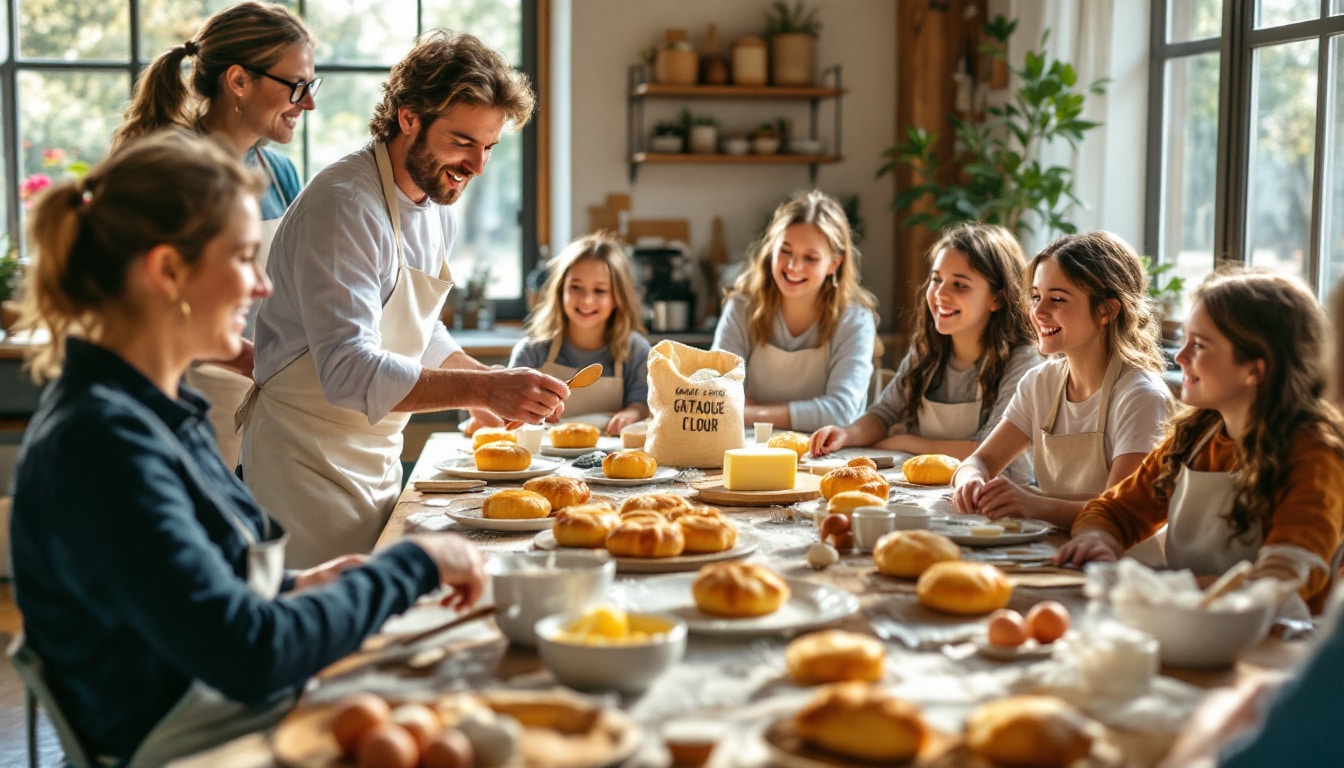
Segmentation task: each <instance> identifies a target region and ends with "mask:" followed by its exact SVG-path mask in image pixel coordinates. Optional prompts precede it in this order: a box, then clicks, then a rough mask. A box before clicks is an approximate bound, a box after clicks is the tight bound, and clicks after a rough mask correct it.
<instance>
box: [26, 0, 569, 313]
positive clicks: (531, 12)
mask: <svg viewBox="0 0 1344 768" xmlns="http://www.w3.org/2000/svg"><path fill="white" fill-rule="evenodd" d="M73 1H75V0H72V2H73ZM4 2H5V5H6V7H7V10H8V13H9V17H8V25H7V27H8V28H7V29H6V30H5V34H6V36H7V37H8V50H7V51H6V55H5V56H4V58H3V60H0V83H3V87H4V94H3V98H0V121H3V123H0V130H2V131H3V132H4V142H3V143H4V163H5V169H6V171H7V174H6V175H7V176H8V182H9V183H8V184H7V185H6V186H7V189H5V190H4V193H3V194H4V195H5V200H6V209H5V231H6V232H9V233H11V234H13V235H14V237H15V240H16V243H15V244H18V243H17V241H18V240H21V239H22V234H21V232H20V212H21V210H22V201H21V200H20V197H19V186H20V184H21V181H22V176H23V172H22V169H21V168H20V167H19V163H20V158H21V152H22V139H21V136H22V130H21V129H22V116H21V114H20V110H19V103H18V100H19V95H18V80H19V73H20V72H24V71H33V72H60V71H65V72H112V73H122V72H125V73H127V75H128V76H129V81H130V88H131V91H130V92H128V93H127V95H126V98H127V100H128V101H129V99H130V98H131V95H132V93H133V91H134V88H135V82H136V78H138V77H139V76H140V73H141V72H143V71H144V69H145V67H147V66H149V63H150V62H151V61H152V60H153V58H154V57H155V56H157V55H158V54H159V53H160V52H159V51H148V52H146V51H143V50H141V44H140V37H141V35H140V28H141V10H142V9H141V0H128V2H129V3H130V23H129V27H128V33H129V34H130V36H131V40H130V51H129V54H128V60H127V61H125V62H123V61H108V60H97V59H88V60H80V61H68V60H65V59H50V58H40V57H21V56H20V55H19V16H20V14H19V4H20V2H21V0H4ZM549 2H550V0H519V11H520V13H521V15H522V30H521V32H522V38H521V44H522V61H521V62H518V65H517V66H518V69H520V70H521V71H522V72H524V73H525V74H526V75H527V76H528V78H529V79H530V80H531V81H532V83H533V88H534V90H536V91H538V101H539V103H540V98H541V95H542V93H541V88H540V87H539V86H538V84H539V83H542V82H544V78H545V77H546V72H545V69H544V68H545V67H546V60H545V58H544V57H543V56H541V55H540V54H541V52H542V41H543V34H544V33H545V32H546V30H544V29H543V28H542V21H541V17H542V16H543V15H544V14H543V13H542V11H543V10H549ZM426 3H427V0H415V11H416V14H415V27H416V29H415V37H416V38H419V37H420V35H422V34H424V32H425V31H426V30H425V26H424V17H425V6H426ZM307 5H308V2H307V0H297V4H296V7H295V12H296V13H297V14H298V15H299V16H300V17H301V18H306V17H307ZM320 69H321V71H322V72H321V73H330V74H373V75H378V74H384V75H385V74H386V73H387V72H388V68H387V67H384V66H378V65H368V64H350V63H341V62H329V63H323V64H321V65H320ZM321 73H319V74H321ZM319 108H320V107H319ZM542 123H543V121H541V120H539V119H538V117H537V116H534V118H533V119H532V120H530V121H528V124H527V125H526V126H524V128H523V130H522V131H521V132H520V138H521V140H522V142H523V147H522V163H523V168H522V179H523V194H522V208H521V209H520V210H519V211H518V217H519V222H518V223H519V225H520V228H521V230H522V232H521V234H522V242H521V248H522V252H521V253H519V254H518V256H519V260H520V263H521V269H520V272H519V275H520V279H519V284H518V286H517V288H518V297H517V298H516V299H499V300H495V312H496V316H497V317H498V318H500V319H512V320H518V319H521V318H523V317H524V316H526V314H527V304H526V291H525V285H526V278H527V274H528V273H529V272H530V271H532V269H533V268H534V267H535V266H536V262H537V252H538V247H537V244H538V242H539V240H538V234H539V232H538V230H539V227H540V228H541V229H542V230H547V229H549V227H548V222H546V221H543V220H542V218H541V217H543V216H546V215H547V213H548V212H547V211H545V210H543V209H541V208H540V207H539V205H538V200H539V199H540V198H542V197H543V196H545V195H546V192H547V191H548V190H545V189H544V185H545V184H546V182H547V180H548V176H547V175H546V174H542V173H539V172H538V170H539V169H538V167H537V161H538V146H539V144H540V143H541V142H543V141H545V140H546V139H545V137H544V136H543V135H542V129H543V128H544V126H543V124H542ZM310 136H311V134H310V131H309V130H307V127H306V126H305V130H303V131H301V132H300V136H299V138H298V144H299V156H300V167H299V169H298V170H299V172H300V176H301V177H302V178H303V179H304V180H305V182H306V180H307V179H309V178H311V174H310V173H309V169H310V167H311V165H312V158H311V156H310ZM108 139H109V140H110V139H111V137H110V136H109V137H108ZM350 149H351V150H354V149H355V147H351V148H350Z"/></svg>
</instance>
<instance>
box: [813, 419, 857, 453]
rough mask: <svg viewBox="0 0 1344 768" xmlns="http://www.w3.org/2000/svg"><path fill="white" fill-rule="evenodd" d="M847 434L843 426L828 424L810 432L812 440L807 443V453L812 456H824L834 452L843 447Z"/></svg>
mask: <svg viewBox="0 0 1344 768" xmlns="http://www.w3.org/2000/svg"><path fill="white" fill-rule="evenodd" d="M847 438H848V435H846V434H845V430H844V428H843V427H837V426H835V425H828V426H825V427H822V428H821V429H818V430H817V431H816V432H813V433H812V441H811V442H810V443H808V447H807V450H808V453H811V454H812V455H813V456H825V455H826V454H828V453H834V452H835V451H838V450H840V449H841V448H844V447H845V442H846V439H847Z"/></svg>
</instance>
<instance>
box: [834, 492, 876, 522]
mask: <svg viewBox="0 0 1344 768" xmlns="http://www.w3.org/2000/svg"><path fill="white" fill-rule="evenodd" d="M886 505H887V497H886V496H882V497H880V498H879V497H877V496H874V495H873V494H871V493H864V492H863V491H842V492H840V493H837V494H835V495H834V496H832V497H831V498H829V499H827V500H826V514H828V515H844V516H845V517H853V515H854V510H856V509H858V508H859V507H885V506H886Z"/></svg>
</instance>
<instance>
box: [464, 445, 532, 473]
mask: <svg viewBox="0 0 1344 768" xmlns="http://www.w3.org/2000/svg"><path fill="white" fill-rule="evenodd" d="M472 456H473V458H475V459H476V468H477V469H479V470H481V471H483V472H521V471H523V470H524V469H527V468H528V467H530V466H532V454H531V453H529V452H528V450H527V449H526V448H524V447H523V446H521V445H517V444H516V443H506V442H503V441H500V440H496V441H494V442H489V443H486V444H485V445H482V446H481V447H480V448H477V449H476V452H475V453H474V454H472Z"/></svg>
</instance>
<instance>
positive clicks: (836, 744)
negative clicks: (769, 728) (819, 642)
mask: <svg viewBox="0 0 1344 768" xmlns="http://www.w3.org/2000/svg"><path fill="white" fill-rule="evenodd" d="M793 728H794V730H795V731H796V732H797V733H798V735H799V736H800V737H802V739H803V741H805V742H807V743H808V744H811V745H812V746H815V747H818V748H820V749H823V750H826V751H827V752H831V753H834V754H836V755H840V756H843V757H849V758H854V759H857V760H865V761H869V762H874V763H879V762H880V763H904V762H907V761H909V760H911V759H913V758H914V757H915V756H916V755H918V754H919V750H920V748H921V747H922V746H924V738H925V736H926V734H927V733H928V728H927V726H925V725H924V718H923V716H922V715H921V714H920V711H919V707H917V706H915V705H914V704H911V703H910V702H908V701H904V700H902V699H898V698H896V697H895V696H892V695H891V694H889V693H887V692H885V691H883V690H881V689H879V688H877V687H876V686H874V685H870V684H868V683H835V684H832V685H828V686H826V687H824V688H822V689H820V690H818V691H817V694H816V696H814V697H812V700H811V701H810V702H808V703H807V705H806V706H804V707H803V708H802V709H801V710H799V711H798V714H797V715H795V716H794V718H793Z"/></svg>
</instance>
